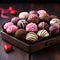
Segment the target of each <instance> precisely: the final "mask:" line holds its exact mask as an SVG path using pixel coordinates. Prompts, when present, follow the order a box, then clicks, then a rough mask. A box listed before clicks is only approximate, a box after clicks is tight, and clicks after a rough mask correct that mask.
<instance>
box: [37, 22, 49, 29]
mask: <svg viewBox="0 0 60 60" xmlns="http://www.w3.org/2000/svg"><path fill="white" fill-rule="evenodd" d="M48 27H49V25H48V24H47V23H46V22H40V23H39V24H38V28H39V29H47V28H48Z"/></svg>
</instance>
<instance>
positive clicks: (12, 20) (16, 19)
mask: <svg viewBox="0 0 60 60" xmlns="http://www.w3.org/2000/svg"><path fill="white" fill-rule="evenodd" d="M19 20H20V18H19V17H13V18H12V19H11V22H12V23H13V24H17V22H18V21H19Z"/></svg>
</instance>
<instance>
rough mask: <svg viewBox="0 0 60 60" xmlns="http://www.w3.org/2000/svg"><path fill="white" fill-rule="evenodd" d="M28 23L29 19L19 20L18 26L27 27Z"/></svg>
mask: <svg viewBox="0 0 60 60" xmlns="http://www.w3.org/2000/svg"><path fill="white" fill-rule="evenodd" d="M26 25H27V21H26V20H19V21H18V23H17V26H18V27H19V28H20V29H25V28H26Z"/></svg>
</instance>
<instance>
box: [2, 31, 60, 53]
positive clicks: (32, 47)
mask: <svg viewBox="0 0 60 60" xmlns="http://www.w3.org/2000/svg"><path fill="white" fill-rule="evenodd" d="M1 37H2V38H3V40H5V41H7V42H9V43H11V44H12V45H14V46H16V47H18V48H20V49H22V50H24V51H26V52H29V53H33V52H36V51H39V50H41V49H43V48H46V47H49V46H52V45H55V44H57V43H59V42H60V35H57V36H55V37H51V38H47V39H44V40H42V41H39V42H36V43H33V44H28V43H26V42H23V41H21V40H19V39H17V38H15V37H13V36H11V35H8V34H7V33H5V32H3V30H1Z"/></svg>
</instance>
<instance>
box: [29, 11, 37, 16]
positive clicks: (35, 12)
mask: <svg viewBox="0 0 60 60" xmlns="http://www.w3.org/2000/svg"><path fill="white" fill-rule="evenodd" d="M29 14H36V15H38V13H37V11H35V10H31V11H30V12H29Z"/></svg>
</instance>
